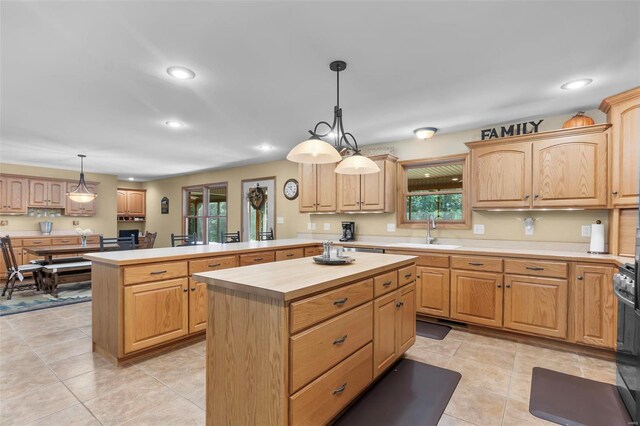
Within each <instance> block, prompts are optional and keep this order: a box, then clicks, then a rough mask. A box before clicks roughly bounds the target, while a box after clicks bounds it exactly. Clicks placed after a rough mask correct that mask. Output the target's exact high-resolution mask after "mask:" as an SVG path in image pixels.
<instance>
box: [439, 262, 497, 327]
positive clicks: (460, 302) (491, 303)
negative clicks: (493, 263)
mask: <svg viewBox="0 0 640 426" xmlns="http://www.w3.org/2000/svg"><path fill="white" fill-rule="evenodd" d="M502 297H503V291H502V274H496V273H488V272H475V271H460V270H455V269H454V270H452V271H451V318H453V319H457V320H460V321H465V322H470V323H474V324H481V325H489V326H492V327H501V326H502Z"/></svg>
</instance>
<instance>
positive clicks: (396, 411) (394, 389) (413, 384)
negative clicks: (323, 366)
mask: <svg viewBox="0 0 640 426" xmlns="http://www.w3.org/2000/svg"><path fill="white" fill-rule="evenodd" d="M461 377H462V376H461V375H460V373H458V372H455V371H451V370H446V369H444V368H440V367H434V366H432V365H428V364H423V363H421V362H416V361H413V360H410V359H403V360H401V361H400V362H398V363H397V364H396V365H395V366H394V367H393V368H391V370H390V371H389V372H387V373H386V374H385V376H384V377H382V379H380V380H379V381H378V382H377V383H376V384H374V385H373V386H372V387H371V389H369V390H368V391H367V392H366V393H365V394H364V395H363V396H362V397H361V398H360V399H358V400H357V401H356V402H355V403H354V404H353V405H352V406H351V407H349V408H348V409H347V411H345V412H344V413H343V414H342V416H340V418H338V420H336V422H335V423H334V425H341V426H347V425H348V426H359V425H362V426H372V425H385V426H405V425H406V426H415V425H425V426H429V425H434V426H435V425H437V424H438V421H439V420H440V417H442V413H444V409H445V408H446V406H447V404H448V403H449V400H450V399H451V395H453V391H454V390H455V389H456V386H457V385H458V382H459V381H460V378H461Z"/></svg>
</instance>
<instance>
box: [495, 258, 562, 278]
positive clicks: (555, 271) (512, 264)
mask: <svg viewBox="0 0 640 426" xmlns="http://www.w3.org/2000/svg"><path fill="white" fill-rule="evenodd" d="M568 271H569V267H568V265H567V263H566V262H549V261H543V260H525V259H505V260H504V273H505V274H518V275H534V276H537V277H552V278H567V275H568Z"/></svg>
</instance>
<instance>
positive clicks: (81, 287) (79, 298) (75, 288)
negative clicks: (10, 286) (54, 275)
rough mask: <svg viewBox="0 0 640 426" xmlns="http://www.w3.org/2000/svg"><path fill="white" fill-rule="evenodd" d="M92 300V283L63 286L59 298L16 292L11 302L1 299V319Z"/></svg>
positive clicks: (36, 292) (34, 292) (33, 291)
mask: <svg viewBox="0 0 640 426" xmlns="http://www.w3.org/2000/svg"><path fill="white" fill-rule="evenodd" d="M90 300H91V281H85V282H79V283H69V284H62V285H60V286H59V287H58V297H53V296H52V295H50V294H46V293H43V292H42V291H37V290H35V289H25V290H15V291H14V292H13V295H12V296H11V300H7V298H6V296H5V297H2V298H0V317H1V316H5V315H12V314H17V313H20V312H29V311H36V310H38V309H46V308H53V307H55V306H64V305H72V304H74V303H82V302H88V301H90Z"/></svg>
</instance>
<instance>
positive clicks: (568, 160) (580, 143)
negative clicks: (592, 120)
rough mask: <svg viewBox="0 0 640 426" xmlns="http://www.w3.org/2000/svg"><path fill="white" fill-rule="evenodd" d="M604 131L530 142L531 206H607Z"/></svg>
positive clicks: (605, 142)
mask: <svg viewBox="0 0 640 426" xmlns="http://www.w3.org/2000/svg"><path fill="white" fill-rule="evenodd" d="M606 164H607V133H593V134H584V135H578V136H568V137H562V138H557V139H554V140H549V141H538V142H536V143H534V144H533V181H532V183H533V207H606V205H607V168H606Z"/></svg>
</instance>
